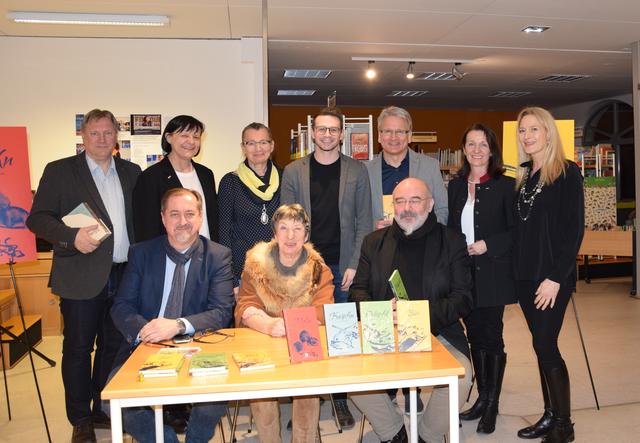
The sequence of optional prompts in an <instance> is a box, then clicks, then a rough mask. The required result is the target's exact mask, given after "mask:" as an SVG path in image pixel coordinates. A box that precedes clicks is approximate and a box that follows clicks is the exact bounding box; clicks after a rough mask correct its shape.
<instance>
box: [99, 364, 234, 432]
mask: <svg viewBox="0 0 640 443" xmlns="http://www.w3.org/2000/svg"><path fill="white" fill-rule="evenodd" d="M119 369H120V366H118V367H117V368H114V369H113V371H111V374H110V375H109V380H111V378H112V377H113V376H114V375H115V374H116V372H118V370H119ZM102 403H103V406H102V407H103V409H104V411H105V413H106V414H107V415H109V416H111V411H110V409H109V401H108V400H105V401H103V402H102ZM226 412H227V402H207V403H194V404H193V405H192V407H191V415H190V416H189V421H188V425H187V433H186V440H185V441H186V442H187V443H207V442H208V441H209V440H211V438H212V437H213V434H214V433H215V430H216V426H217V425H218V422H219V421H220V418H222V416H223V415H224V414H225V413H226ZM122 427H123V428H124V430H125V431H126V432H127V433H128V434H129V435H131V436H132V437H133V438H135V439H136V440H137V441H138V442H139V443H155V441H156V428H155V414H154V412H153V410H152V409H151V408H149V407H146V406H144V407H137V408H124V409H122ZM163 428H164V441H165V443H178V436H177V435H176V431H174V430H173V428H172V427H171V426H168V425H164V426H163Z"/></svg>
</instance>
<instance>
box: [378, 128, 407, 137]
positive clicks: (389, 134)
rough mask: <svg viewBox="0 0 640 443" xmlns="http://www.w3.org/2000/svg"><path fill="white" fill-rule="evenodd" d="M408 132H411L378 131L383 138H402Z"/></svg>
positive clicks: (401, 130)
mask: <svg viewBox="0 0 640 443" xmlns="http://www.w3.org/2000/svg"><path fill="white" fill-rule="evenodd" d="M409 132H411V131H409V130H408V129H380V134H382V136H383V137H393V136H394V135H395V136H396V137H403V136H405V135H407V134H408V133H409Z"/></svg>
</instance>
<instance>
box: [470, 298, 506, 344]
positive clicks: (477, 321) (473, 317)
mask: <svg viewBox="0 0 640 443" xmlns="http://www.w3.org/2000/svg"><path fill="white" fill-rule="evenodd" d="M503 316H504V306H490V307H486V308H474V309H473V310H472V311H471V313H469V315H467V316H466V317H465V318H464V319H463V321H464V326H465V327H466V328H467V339H468V340H469V346H471V349H472V350H474V351H485V352H486V353H487V354H493V355H502V354H503V353H504V340H503V339H502V330H503V328H504V324H503V323H502V317H503Z"/></svg>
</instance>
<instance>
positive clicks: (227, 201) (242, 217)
mask: <svg viewBox="0 0 640 443" xmlns="http://www.w3.org/2000/svg"><path fill="white" fill-rule="evenodd" d="M240 147H241V149H242V153H243V154H244V156H245V160H244V161H243V162H242V163H240V165H239V166H238V169H236V170H235V171H233V172H229V173H227V174H226V175H225V176H224V177H222V180H221V181H220V187H219V190H218V205H219V226H220V243H221V244H223V245H224V246H226V247H228V248H230V249H231V253H232V259H233V275H234V282H233V287H234V292H235V293H236V294H237V291H238V287H239V286H240V276H241V275H242V270H243V268H244V260H245V255H246V253H247V251H248V250H249V249H251V248H252V247H253V245H255V244H256V243H258V242H260V241H269V240H271V238H272V237H273V232H272V231H271V216H272V215H273V213H274V212H275V211H276V209H278V207H279V206H280V174H281V172H280V171H279V170H278V168H277V167H276V165H275V164H273V162H272V161H271V153H272V152H273V148H274V143H273V137H272V135H271V129H269V128H268V127H267V126H265V125H263V124H262V123H255V122H254V123H251V124H249V125H247V126H246V127H245V128H244V129H243V130H242V141H241V143H240Z"/></svg>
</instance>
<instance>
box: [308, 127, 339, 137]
mask: <svg viewBox="0 0 640 443" xmlns="http://www.w3.org/2000/svg"><path fill="white" fill-rule="evenodd" d="M314 131H316V132H317V133H318V134H320V135H324V134H326V133H327V131H329V134H331V135H338V134H340V128H339V127H338V126H332V127H330V128H328V127H326V126H318V127H317V128H314Z"/></svg>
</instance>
